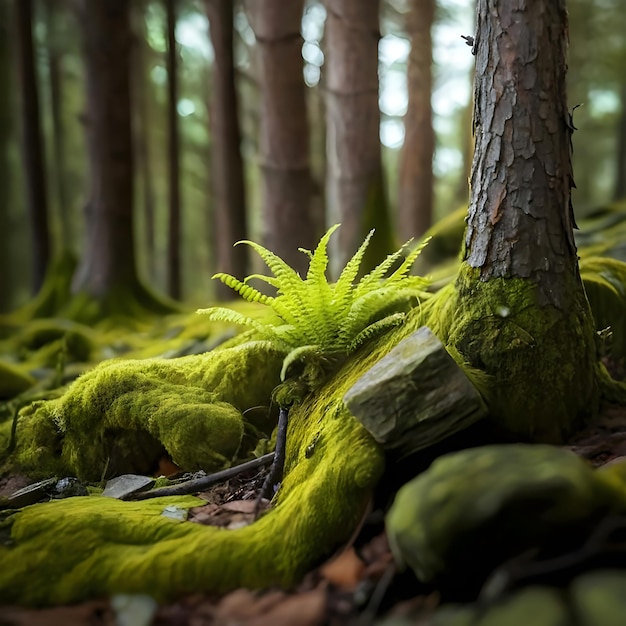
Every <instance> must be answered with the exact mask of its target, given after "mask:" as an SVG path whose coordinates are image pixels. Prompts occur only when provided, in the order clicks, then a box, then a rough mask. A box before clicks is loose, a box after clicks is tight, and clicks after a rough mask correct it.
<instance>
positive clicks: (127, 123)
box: [73, 0, 137, 299]
mask: <svg viewBox="0 0 626 626" xmlns="http://www.w3.org/2000/svg"><path fill="white" fill-rule="evenodd" d="M82 9H83V15H82V19H83V24H84V36H85V61H86V82H87V139H88V151H89V167H90V190H89V191H90V193H89V202H88V204H87V207H86V226H87V232H86V242H85V250H84V253H83V257H82V259H81V264H80V266H79V269H78V271H77V273H76V275H75V277H74V284H73V289H74V291H82V292H86V293H87V294H89V295H90V296H92V297H94V298H96V299H105V298H106V297H108V296H109V295H111V293H112V292H113V291H114V290H115V289H116V288H117V287H126V286H129V285H130V286H132V285H134V284H135V283H136V282H137V273H136V266H135V248H134V224H133V150H132V136H131V106H130V105H131V103H130V75H129V73H130V52H131V29H130V15H129V1H128V0H83V3H82Z"/></svg>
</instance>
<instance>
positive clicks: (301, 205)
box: [248, 0, 316, 272]
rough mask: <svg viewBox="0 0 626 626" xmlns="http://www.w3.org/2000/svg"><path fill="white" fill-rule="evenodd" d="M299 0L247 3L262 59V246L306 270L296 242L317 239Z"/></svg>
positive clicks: (301, 243)
mask: <svg viewBox="0 0 626 626" xmlns="http://www.w3.org/2000/svg"><path fill="white" fill-rule="evenodd" d="M303 4H304V3H303V0H292V1H291V2H284V0H252V1H251V2H250V3H249V4H248V9H249V14H250V17H251V23H252V27H253V29H254V32H255V35H256V44H257V50H258V55H259V62H260V77H259V80H260V85H261V103H260V141H259V144H260V145H259V151H260V162H261V176H262V178H261V186H262V201H261V204H262V221H263V227H264V229H265V230H264V233H263V245H264V246H265V247H267V248H268V249H270V250H272V251H273V252H275V253H276V254H278V255H279V256H280V257H282V258H283V259H284V260H285V261H286V262H287V263H289V265H291V266H292V267H293V268H295V269H296V270H298V271H301V272H304V271H305V269H306V268H307V267H308V259H307V258H306V257H305V255H303V254H302V253H301V252H299V251H298V248H299V247H302V248H307V249H312V248H313V246H314V245H315V243H316V239H315V233H314V230H313V226H312V219H311V208H310V204H311V168H310V161H309V126H308V118H307V108H306V98H305V84H304V78H303V74H302V68H303V61H302V43H303V39H302V35H301V34H300V23H301V20H302V9H303Z"/></svg>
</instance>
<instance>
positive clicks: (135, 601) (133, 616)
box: [111, 593, 158, 626]
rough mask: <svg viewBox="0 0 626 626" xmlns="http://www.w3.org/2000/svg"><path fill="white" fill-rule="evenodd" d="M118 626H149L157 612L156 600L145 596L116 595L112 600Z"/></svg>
mask: <svg viewBox="0 0 626 626" xmlns="http://www.w3.org/2000/svg"><path fill="white" fill-rule="evenodd" d="M111 607H112V608H113V610H114V611H115V622H116V624H117V626H149V624H152V618H153V617H154V614H155V613H156V611H157V608H158V606H157V603H156V602H155V600H154V598H151V597H150V596H148V595H145V594H121V593H120V594H116V595H114V596H113V597H112V598H111Z"/></svg>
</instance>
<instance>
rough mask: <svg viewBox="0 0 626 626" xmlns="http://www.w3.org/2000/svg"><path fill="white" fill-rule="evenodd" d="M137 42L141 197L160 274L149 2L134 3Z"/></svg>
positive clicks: (150, 256) (151, 257)
mask: <svg viewBox="0 0 626 626" xmlns="http://www.w3.org/2000/svg"><path fill="white" fill-rule="evenodd" d="M133 8H134V10H135V13H134V18H135V19H134V26H135V28H134V30H135V41H136V43H135V46H134V49H133V63H132V75H133V85H134V86H135V89H134V90H133V91H132V94H131V95H132V97H133V100H134V102H135V110H134V112H133V137H134V145H135V152H136V155H137V167H138V169H139V178H140V180H141V199H142V205H143V225H144V233H143V239H144V241H145V246H146V258H147V267H148V275H149V277H150V278H151V279H152V280H154V279H155V278H156V274H157V270H156V251H155V237H156V236H155V194H154V181H153V175H152V158H151V151H150V132H151V128H152V114H151V113H152V111H151V105H150V96H151V95H153V92H152V80H151V79H150V76H149V65H148V60H149V59H148V54H149V45H148V43H147V42H146V35H147V31H146V26H145V22H144V12H145V9H146V3H137V4H135V5H134V7H133Z"/></svg>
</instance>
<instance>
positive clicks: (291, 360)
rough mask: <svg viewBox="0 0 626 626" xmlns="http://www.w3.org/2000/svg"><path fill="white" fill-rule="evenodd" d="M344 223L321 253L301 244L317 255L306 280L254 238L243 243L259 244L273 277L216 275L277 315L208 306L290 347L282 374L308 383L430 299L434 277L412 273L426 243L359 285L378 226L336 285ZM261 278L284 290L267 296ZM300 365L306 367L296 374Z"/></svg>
mask: <svg viewBox="0 0 626 626" xmlns="http://www.w3.org/2000/svg"><path fill="white" fill-rule="evenodd" d="M338 227H339V225H338V224H337V225H335V226H332V227H331V228H329V229H328V231H327V232H326V233H325V235H324V236H323V237H322V238H321V239H320V242H319V243H318V245H317V246H316V248H315V250H314V251H313V252H311V251H310V250H305V249H300V250H301V252H303V253H304V254H306V255H307V256H308V258H309V268H308V271H307V273H306V278H305V279H304V280H303V279H302V278H301V277H300V275H299V274H298V273H297V272H296V271H295V270H293V269H292V268H291V267H289V265H288V264H287V263H285V262H284V261H283V260H282V259H281V258H280V257H278V256H277V255H276V254H274V253H273V252H270V251H269V250H267V249H266V248H264V247H263V246H261V245H259V244H256V243H254V242H252V241H247V240H246V241H241V242H238V243H245V244H246V245H249V246H250V247H251V248H252V249H253V250H255V251H256V252H257V253H258V254H259V256H260V257H261V258H262V259H263V261H264V262H265V264H266V265H267V267H268V268H269V270H270V272H271V273H272V274H273V276H264V275H259V274H252V275H250V276H248V277H246V278H245V279H244V280H243V281H240V280H238V279H237V278H235V277H233V276H230V275H228V274H216V276H215V277H216V278H219V279H220V280H222V282H224V283H225V284H226V285H228V286H230V287H232V288H233V289H234V290H235V291H236V292H237V293H239V294H240V295H241V296H242V297H244V298H245V299H247V300H251V301H254V302H261V303H263V304H265V305H267V306H268V307H269V308H270V309H271V310H272V312H273V316H271V317H267V318H265V319H264V320H255V319H252V318H249V317H246V316H244V315H241V314H240V313H236V312H234V311H231V310H229V309H224V308H221V307H215V308H213V309H207V310H204V311H201V312H203V313H206V314H208V315H209V316H210V317H211V319H213V320H215V321H222V322H227V323H232V324H241V325H244V326H247V327H248V328H250V329H251V330H250V331H249V332H251V333H254V334H253V335H252V338H254V339H262V340H267V341H269V342H271V343H272V345H274V346H275V347H276V348H278V349H280V350H282V351H284V352H285V353H286V354H287V356H286V357H285V359H284V362H283V367H282V371H281V378H283V379H285V378H287V377H290V378H293V377H294V376H295V377H296V379H297V380H298V381H299V382H298V384H299V385H300V386H301V387H303V388H305V389H311V388H313V387H315V386H317V385H318V384H320V383H321V381H322V380H323V379H325V377H326V376H327V375H328V373H329V372H330V371H332V370H333V368H335V367H337V365H338V364H339V363H340V362H341V361H342V360H344V359H345V358H346V357H347V356H348V355H349V354H350V353H351V352H353V351H354V350H356V349H357V348H358V347H359V346H361V345H363V343H365V342H366V341H369V340H371V339H372V338H374V337H375V336H377V335H379V334H380V333H382V332H385V331H386V330H389V329H390V328H392V327H394V326H397V325H398V324H400V323H401V322H402V320H403V319H404V316H405V313H406V311H407V310H409V309H410V308H411V306H414V303H413V302H411V300H412V299H414V298H417V301H418V302H419V301H420V299H421V298H422V297H424V298H426V297H427V295H426V294H425V292H424V289H425V287H426V286H427V281H426V279H424V278H420V277H418V276H410V275H409V272H410V270H411V267H412V265H413V263H414V261H415V259H416V258H417V256H418V255H419V253H420V252H421V250H422V248H423V246H424V245H425V244H421V245H420V246H417V247H416V248H415V249H413V250H411V251H410V252H407V248H408V246H409V244H410V241H409V242H407V243H406V244H404V246H402V247H401V248H400V249H399V250H398V251H396V252H394V253H393V254H390V255H388V256H387V258H386V259H384V260H383V261H382V263H380V264H379V265H378V266H377V267H376V268H374V270H372V271H371V272H370V273H369V274H367V275H366V276H364V277H363V278H361V280H359V281H358V282H357V283H356V284H354V283H355V281H356V280H357V276H358V274H359V270H360V267H361V263H362V260H363V258H364V256H365V253H366V250H367V248H368V245H369V243H370V240H371V238H372V236H373V231H372V232H370V233H369V234H368V235H367V237H366V238H365V240H364V241H363V243H362V244H361V245H360V246H359V248H358V250H357V251H356V252H355V254H354V255H353V256H352V258H351V259H350V260H349V261H348V262H347V264H346V266H345V267H344V269H343V271H342V272H341V274H340V276H339V279H338V281H337V282H336V283H334V284H331V283H329V282H328V279H327V277H326V270H327V267H328V261H329V259H328V243H329V240H330V237H331V236H332V235H333V233H334V232H335V231H336V230H337V228H338ZM393 268H395V269H393ZM392 270H393V273H391V275H390V276H388V274H389V273H390V272H391V271H392ZM254 278H256V279H259V280H261V281H263V282H265V283H266V284H268V285H270V286H272V287H273V288H275V289H276V295H275V296H266V295H264V294H262V293H261V291H259V290H257V289H255V288H254V287H252V286H251V285H250V284H249V282H250V281H251V280H252V279H254ZM296 363H300V364H301V365H302V367H301V368H299V369H297V373H295V374H294V373H293V372H294V371H295V370H296V368H294V365H295V364H296Z"/></svg>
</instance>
